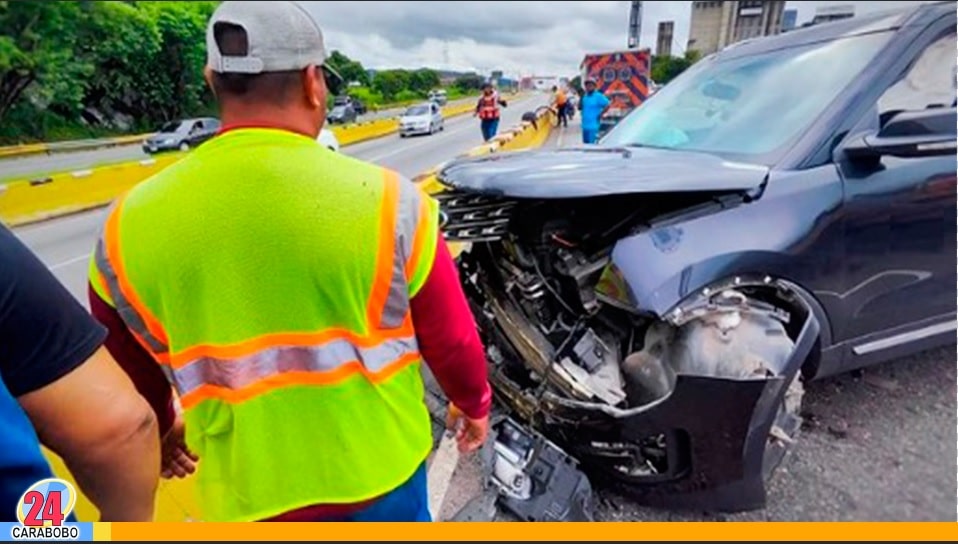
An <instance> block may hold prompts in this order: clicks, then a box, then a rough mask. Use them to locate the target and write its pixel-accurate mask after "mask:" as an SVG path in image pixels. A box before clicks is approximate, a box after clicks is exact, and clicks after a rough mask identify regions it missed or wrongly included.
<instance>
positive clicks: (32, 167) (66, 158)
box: [0, 98, 475, 184]
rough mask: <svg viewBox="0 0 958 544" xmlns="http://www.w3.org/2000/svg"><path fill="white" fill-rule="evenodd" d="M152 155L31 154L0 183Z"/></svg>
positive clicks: (8, 167) (0, 164) (383, 114)
mask: <svg viewBox="0 0 958 544" xmlns="http://www.w3.org/2000/svg"><path fill="white" fill-rule="evenodd" d="M473 100H475V98H463V99H458V100H452V101H450V102H449V104H450V105H452V104H458V103H461V102H470V101H473ZM403 111H405V108H391V109H387V110H382V111H378V112H370V113H367V114H365V115H361V116H360V117H359V121H372V120H375V119H381V118H387V117H395V116H398V115H399V114H400V113H402V112H403ZM149 157H150V156H149V155H148V154H146V153H144V152H143V149H142V148H141V146H140V144H133V145H123V146H118V147H106V148H100V149H91V150H89V151H74V152H63V153H53V154H50V155H45V154H44V155H29V156H26V157H16V158H10V159H3V160H0V184H2V183H3V182H4V181H9V180H11V179H16V178H20V177H24V176H39V175H42V174H51V173H57V172H68V171H72V170H83V169H87V168H92V167H94V166H98V165H102V164H109V163H116V162H125V161H137V160H143V159H147V158H149Z"/></svg>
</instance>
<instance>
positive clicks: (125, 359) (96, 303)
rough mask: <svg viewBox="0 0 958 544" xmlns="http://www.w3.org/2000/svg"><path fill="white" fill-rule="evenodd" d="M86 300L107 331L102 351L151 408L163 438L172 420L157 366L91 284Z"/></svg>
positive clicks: (166, 386) (173, 415)
mask: <svg viewBox="0 0 958 544" xmlns="http://www.w3.org/2000/svg"><path fill="white" fill-rule="evenodd" d="M87 298H88V299H89V302H90V312H91V313H92V314H93V316H94V317H95V318H96V319H97V321H99V322H100V323H102V324H103V325H104V326H105V327H106V328H107V331H109V332H108V334H107V337H106V342H105V346H106V349H107V350H109V352H110V355H112V356H113V358H114V359H116V362H117V363H118V364H119V365H120V368H122V369H123V371H124V372H126V374H127V375H128V376H129V377H130V379H131V380H132V381H133V385H135V386H136V389H137V391H139V393H140V395H142V396H143V398H145V399H146V401H147V402H148V403H149V404H150V407H151V408H153V412H154V413H155V414H156V418H157V421H158V422H159V427H160V436H165V435H166V433H167V432H169V430H170V429H171V428H172V427H173V422H174V420H175V419H176V411H175V409H174V406H173V390H172V388H171V386H170V382H169V380H167V379H166V376H165V375H163V371H162V370H160V366H159V364H157V362H156V361H155V360H154V359H153V357H152V356H151V355H150V354H149V353H147V352H146V350H145V349H143V346H141V345H140V343H139V342H137V340H136V338H134V337H133V334H132V333H131V332H130V330H129V329H127V328H126V324H125V323H124V322H123V319H122V318H121V317H120V314H119V313H118V312H117V311H116V309H115V308H113V306H110V304H108V303H107V302H106V301H104V300H103V299H102V298H101V297H100V295H99V294H98V293H97V292H96V289H94V288H93V286H92V285H88V288H87Z"/></svg>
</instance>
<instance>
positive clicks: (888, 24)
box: [710, 1, 956, 60]
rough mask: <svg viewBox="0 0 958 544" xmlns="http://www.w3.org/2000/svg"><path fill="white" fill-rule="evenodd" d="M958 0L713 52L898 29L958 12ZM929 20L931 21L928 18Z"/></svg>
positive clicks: (729, 54) (744, 51) (725, 54)
mask: <svg viewBox="0 0 958 544" xmlns="http://www.w3.org/2000/svg"><path fill="white" fill-rule="evenodd" d="M955 6H956V2H954V1H949V2H935V3H928V4H917V5H914V6H909V7H905V8H899V9H893V10H883V11H880V12H876V13H869V14H867V15H860V16H855V17H852V18H849V19H841V20H838V21H832V22H828V23H821V24H816V25H812V26H808V27H803V28H797V29H795V30H790V31H788V32H784V33H782V34H777V35H774V36H766V37H762V38H753V39H749V40H743V41H740V42H737V43H734V44H732V45H729V46H728V47H726V48H725V49H723V50H721V51H719V52H717V53H714V54H713V55H710V56H712V57H714V58H716V59H722V60H725V59H732V58H738V57H744V56H751V55H755V54H760V53H765V52H768V51H774V50H777V49H786V48H790V47H799V46H803V45H808V44H812V43H818V42H826V41H830V40H835V39H838V38H842V37H848V36H855V35H859V34H868V33H872V32H881V31H886V30H896V29H899V28H901V27H903V26H906V25H909V24H918V23H921V22H922V21H923V20H924V19H925V16H926V15H931V16H932V17H937V16H940V15H943V14H945V13H949V12H950V13H954V12H955ZM925 22H927V21H925Z"/></svg>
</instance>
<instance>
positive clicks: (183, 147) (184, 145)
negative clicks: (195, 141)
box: [180, 142, 190, 151]
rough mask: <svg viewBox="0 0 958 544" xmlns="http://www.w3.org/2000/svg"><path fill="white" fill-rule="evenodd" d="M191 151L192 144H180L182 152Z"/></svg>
mask: <svg viewBox="0 0 958 544" xmlns="http://www.w3.org/2000/svg"><path fill="white" fill-rule="evenodd" d="M189 150H190V144H188V143H187V142H183V143H181V144H180V151H189Z"/></svg>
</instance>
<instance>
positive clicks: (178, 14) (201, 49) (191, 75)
mask: <svg viewBox="0 0 958 544" xmlns="http://www.w3.org/2000/svg"><path fill="white" fill-rule="evenodd" d="M217 3H218V2H140V3H138V4H137V6H139V7H140V9H145V10H147V12H148V13H150V14H151V15H152V16H153V17H154V20H155V21H156V25H157V29H158V31H159V33H160V44H161V52H160V54H159V55H157V56H156V57H155V58H154V60H153V62H151V63H150V64H149V65H147V66H144V67H143V70H144V71H145V74H144V75H145V77H148V78H150V80H151V81H153V82H155V83H154V85H152V86H151V88H149V89H147V90H146V92H147V95H148V96H147V100H149V102H150V104H151V105H152V107H151V110H152V111H149V112H143V113H145V114H147V115H148V116H149V117H151V118H153V119H156V120H170V119H177V118H180V117H184V116H187V115H189V114H195V113H198V112H201V111H203V110H204V109H206V108H208V107H209V104H210V102H211V99H212V94H211V93H210V91H209V88H208V86H207V84H206V81H205V79H204V78H203V66H204V65H205V64H206V22H207V21H208V20H209V17H210V15H212V13H213V10H214V9H216V5H217Z"/></svg>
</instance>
